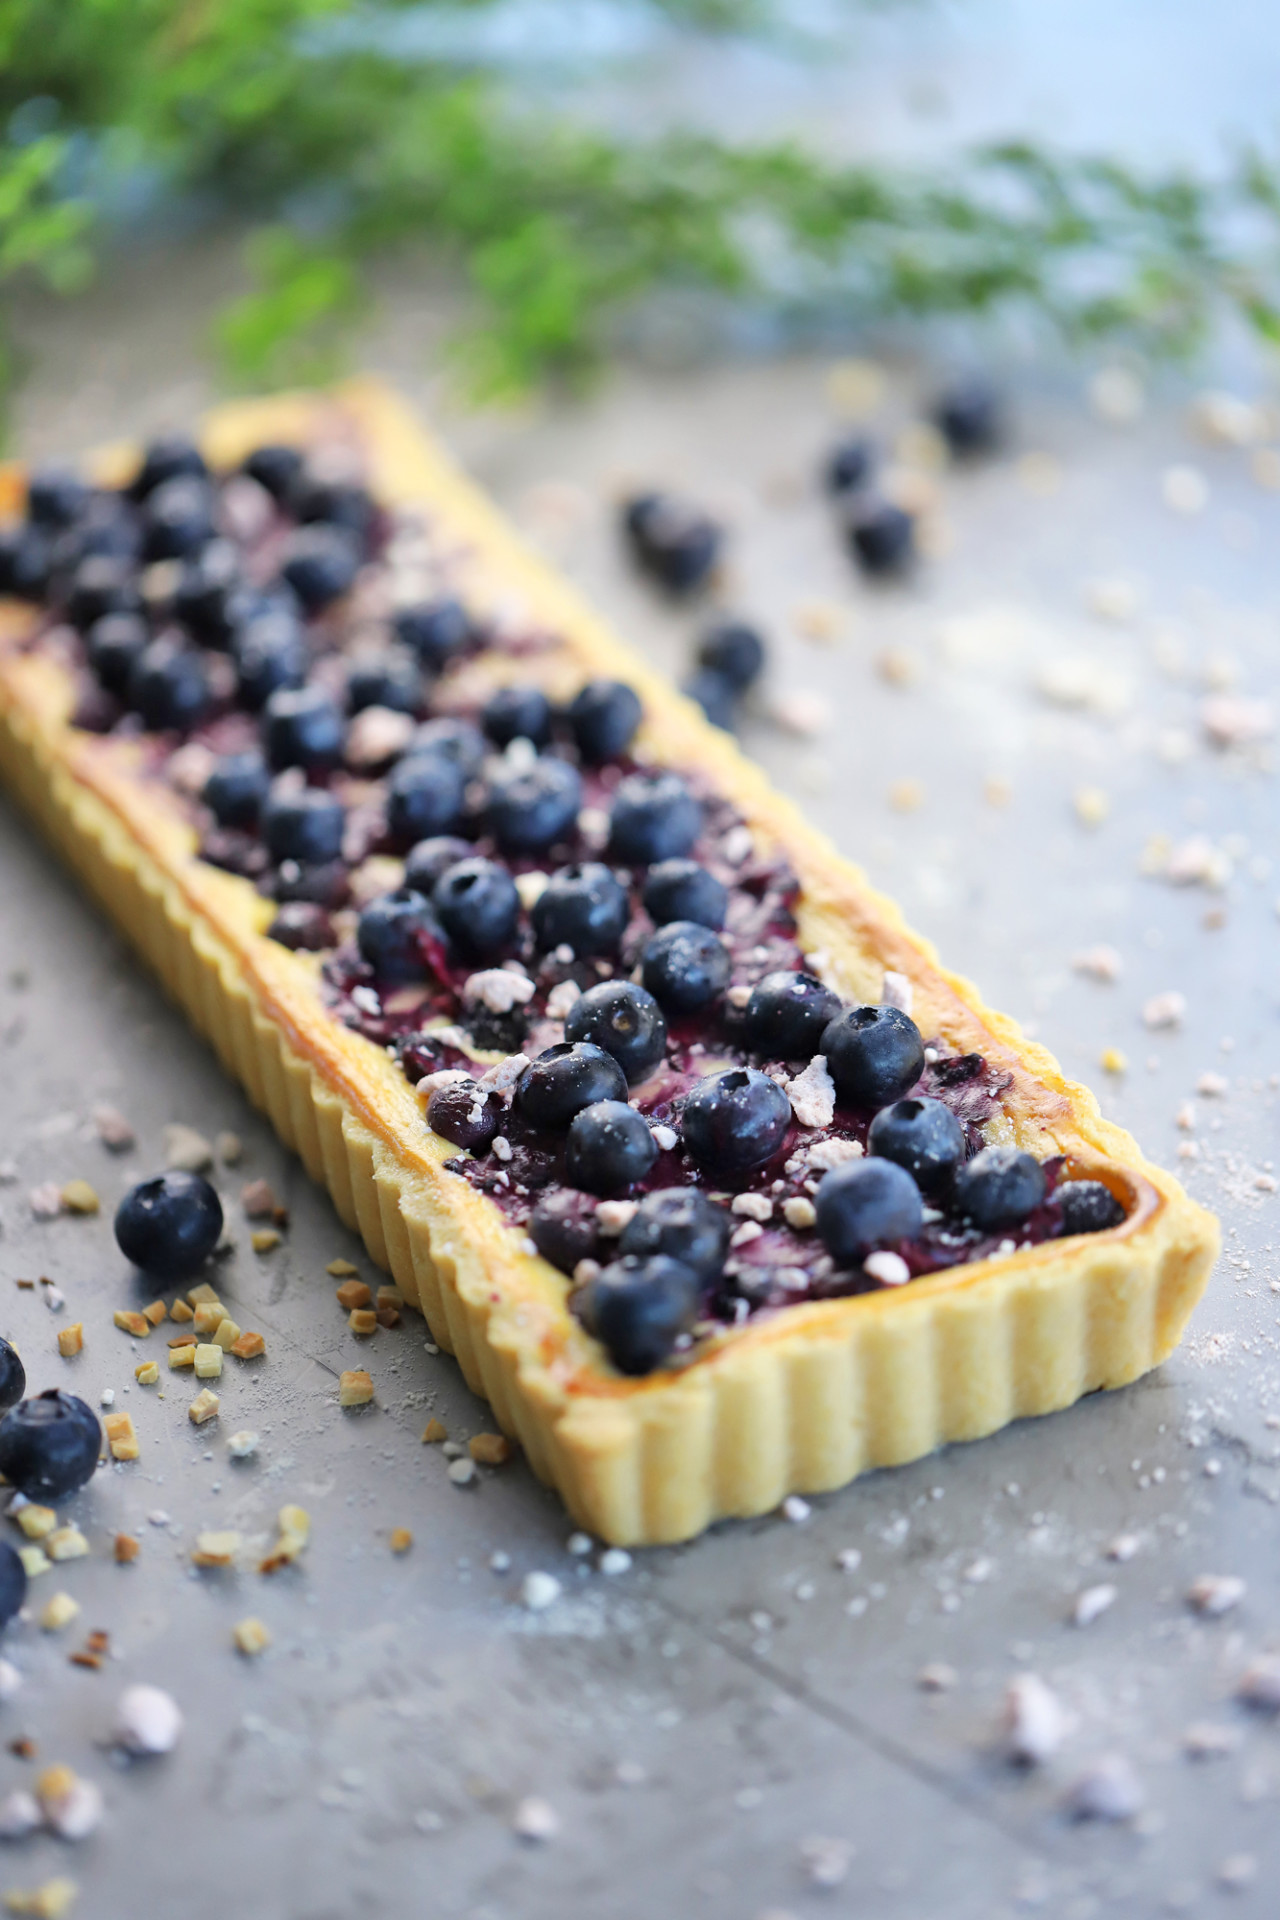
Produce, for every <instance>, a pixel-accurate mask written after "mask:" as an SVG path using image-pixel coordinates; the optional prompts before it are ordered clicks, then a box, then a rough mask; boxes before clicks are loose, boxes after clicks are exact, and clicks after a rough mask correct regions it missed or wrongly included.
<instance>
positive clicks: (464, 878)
mask: <svg viewBox="0 0 1280 1920" xmlns="http://www.w3.org/2000/svg"><path fill="white" fill-rule="evenodd" d="M431 901H432V905H433V906H434V907H435V910H436V914H437V916H438V918H439V921H440V925H441V926H442V927H443V928H444V930H445V932H446V934H447V935H448V937H449V940H450V941H451V943H452V944H453V946H454V947H456V948H457V950H458V952H459V953H460V954H461V955H462V956H463V958H464V959H472V960H492V959H495V958H496V957H497V956H498V955H499V954H500V953H505V952H506V951H507V950H508V949H509V948H511V947H512V946H514V944H515V938H516V930H517V927H518V925H519V920H520V895H519V894H518V893H517V891H516V883H515V881H514V880H513V879H512V878H511V875H510V874H509V873H508V872H507V869H506V868H505V867H503V866H499V865H498V862H497V861H496V860H482V859H481V858H480V856H479V855H478V854H471V853H469V854H468V855H467V857H466V858H465V859H462V860H458V861H455V862H454V864H453V865H452V866H448V867H446V868H445V870H444V872H443V873H442V874H441V875H440V876H439V878H438V879H437V881H436V883H435V885H434V887H433V888H432V892H431Z"/></svg>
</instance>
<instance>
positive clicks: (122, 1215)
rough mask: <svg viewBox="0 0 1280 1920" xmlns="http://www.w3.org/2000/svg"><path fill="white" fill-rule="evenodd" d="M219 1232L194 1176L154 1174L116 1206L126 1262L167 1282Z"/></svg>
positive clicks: (217, 1203) (205, 1187) (192, 1268)
mask: <svg viewBox="0 0 1280 1920" xmlns="http://www.w3.org/2000/svg"><path fill="white" fill-rule="evenodd" d="M221 1232H222V1202H221V1200H219V1198H218V1195H217V1192H216V1191H215V1189H214V1188H213V1187H211V1186H210V1184H209V1182H208V1181H207V1180H206V1179H204V1178H203V1176H202V1175H201V1174H198V1173H179V1172H177V1171H176V1170H171V1171H170V1172H168V1173H157V1174H153V1175H152V1177H151V1178H150V1179H149V1180H139V1182H138V1184H137V1185H136V1186H134V1187H130V1189H129V1191H128V1193H126V1194H125V1196H124V1199H123V1200H122V1201H121V1202H120V1205H119V1206H118V1207H117V1208H116V1219H115V1234H116V1244H117V1246H118V1247H119V1249H120V1251H121V1253H122V1254H123V1255H124V1257H125V1259H126V1260H131V1261H132V1262H133V1264H134V1266H135V1267H141V1268H142V1271H143V1272H144V1273H150V1274H159V1275H163V1276H164V1277H165V1278H167V1279H173V1280H180V1279H182V1278H183V1276H184V1275H186V1274H188V1273H195V1272H196V1270H197V1269H198V1268H200V1267H202V1266H203V1265H204V1263H205V1261H206V1260H207V1259H208V1258H209V1255H210V1254H211V1253H212V1252H213V1250H214V1248H215V1247H216V1246H217V1244H218V1238H219V1235H220V1234H221ZM2 1471H3V1468H2V1467H0V1472H2Z"/></svg>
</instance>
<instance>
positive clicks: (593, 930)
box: [529, 860, 630, 960]
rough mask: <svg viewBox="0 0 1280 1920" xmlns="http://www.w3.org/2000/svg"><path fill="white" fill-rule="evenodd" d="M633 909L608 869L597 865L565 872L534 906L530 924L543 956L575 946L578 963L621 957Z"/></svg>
mask: <svg viewBox="0 0 1280 1920" xmlns="http://www.w3.org/2000/svg"><path fill="white" fill-rule="evenodd" d="M629 913H630V905H629V902H628V900H627V895H626V891H625V889H624V888H623V887H620V886H619V884H618V882H617V880H616V879H615V877H614V875H613V872H612V870H611V869H610V868H609V867H606V866H602V865H601V864H600V862H599V861H598V860H588V861H585V862H584V863H583V864H582V865H581V866H572V867H561V868H560V870H559V872H558V873H553V874H552V876H551V878H550V879H549V880H548V882H547V884H546V886H545V887H544V888H543V890H542V892H541V893H540V894H539V896H538V898H537V900H536V901H535V902H534V905H533V910H532V912H531V914H530V916H529V917H530V919H531V920H532V921H533V931H534V933H535V934H536V935H537V939H538V945H539V946H540V947H541V948H542V950H543V952H544V953H549V952H550V951H551V949H552V948H553V947H560V946H566V947H572V948H573V951H574V955H575V957H576V958H577V959H579V960H585V959H587V958H589V957H590V956H591V955H592V954H598V953H616V952H617V951H618V943H619V942H620V940H621V939H622V936H623V934H624V933H625V931H626V926H627V917H628V914H629Z"/></svg>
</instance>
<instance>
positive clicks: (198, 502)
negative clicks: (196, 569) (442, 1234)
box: [142, 479, 213, 560]
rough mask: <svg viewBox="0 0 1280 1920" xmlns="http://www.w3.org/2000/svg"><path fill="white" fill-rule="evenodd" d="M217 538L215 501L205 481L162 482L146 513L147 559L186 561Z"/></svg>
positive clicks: (144, 545) (144, 541)
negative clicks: (214, 516)
mask: <svg viewBox="0 0 1280 1920" xmlns="http://www.w3.org/2000/svg"><path fill="white" fill-rule="evenodd" d="M212 538H213V500H212V496H211V495H210V492H209V486H208V482H207V481H204V480H192V479H177V480H162V481H161V483H160V485H159V486H158V487H155V488H153V489H152V491H151V493H149V494H148V496H147V504H146V506H145V507H144V509H143V514H142V557H143V559H144V560H183V559H185V558H186V557H187V555H188V554H192V553H195V552H196V551H197V550H198V549H199V548H200V547H202V546H204V544H205V542H206V541H208V540H211V539H212Z"/></svg>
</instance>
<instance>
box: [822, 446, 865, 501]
mask: <svg viewBox="0 0 1280 1920" xmlns="http://www.w3.org/2000/svg"><path fill="white" fill-rule="evenodd" d="M875 465H876V449H875V444H874V442H873V441H871V440H868V439H867V438H866V437H865V436H864V435H863V434H855V435H854V436H853V438H852V439H850V440H842V441H841V442H840V445H839V446H838V447H836V448H834V449H833V451H832V452H831V454H830V456H829V457H828V460H827V465H826V469H825V472H824V474H823V479H824V481H825V483H826V488H827V492H828V493H834V494H842V493H856V492H857V491H858V490H859V488H860V487H865V486H866V485H867V482H868V481H869V480H870V478H871V476H872V474H873V473H874V471H875Z"/></svg>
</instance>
